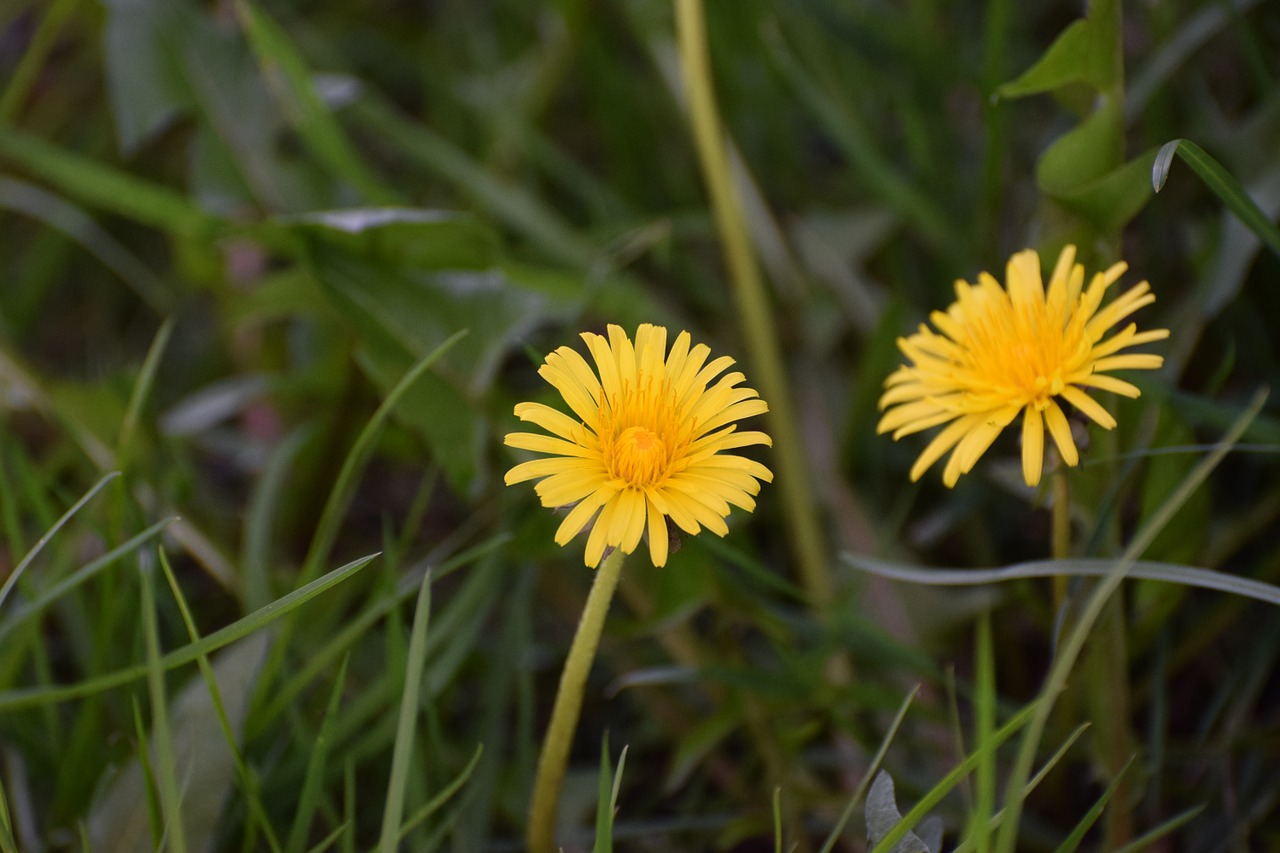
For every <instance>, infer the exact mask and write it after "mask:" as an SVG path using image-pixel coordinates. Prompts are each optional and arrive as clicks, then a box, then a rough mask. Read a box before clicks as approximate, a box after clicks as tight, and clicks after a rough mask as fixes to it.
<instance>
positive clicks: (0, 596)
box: [0, 471, 140, 636]
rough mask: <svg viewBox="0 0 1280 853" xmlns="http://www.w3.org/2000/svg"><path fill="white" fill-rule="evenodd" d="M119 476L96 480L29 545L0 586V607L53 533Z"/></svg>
mask: <svg viewBox="0 0 1280 853" xmlns="http://www.w3.org/2000/svg"><path fill="white" fill-rule="evenodd" d="M119 476H120V472H119V471H113V472H111V473H110V474H107V475H106V476H104V477H103V478H102V479H100V480H98V482H96V483H94V484H93V486H92V487H91V488H90V489H89V491H87V492H85V494H84V497H82V498H80V500H78V501H76V502H75V503H74V504H72V505H71V508H70V509H69V510H67V511H66V512H64V513H63V514H62V517H61V518H59V519H58V520H57V521H55V522H54V524H53V527H51V528H49V530H48V531H47V532H46V533H45V534H44V535H43V536H41V537H40V538H39V540H37V541H36V544H35V545H33V546H31V550H30V551H28V552H27V555H26V556H25V557H23V558H22V561H21V562H20V563H18V566H17V568H15V569H14V570H13V572H12V573H10V575H9V577H8V579H7V580H5V582H4V586H3V587H0V607H3V606H4V602H5V600H6V599H7V598H8V597H9V593H10V592H12V591H13V587H14V585H15V584H17V582H18V579H19V578H20V577H22V573H23V572H25V571H26V570H27V567H28V566H30V565H31V561H32V560H34V559H35V558H36V557H37V556H38V555H39V554H40V552H41V551H43V550H44V547H45V546H46V545H48V544H49V542H50V540H52V539H53V537H54V536H55V535H57V533H58V531H59V530H61V529H62V528H63V527H65V526H66V524H67V522H68V521H70V520H71V519H72V518H74V517H75V514H76V513H77V512H79V511H80V510H81V508H83V507H84V505H85V504H87V503H88V502H89V501H91V500H93V497H94V495H96V494H98V492H100V491H102V489H103V488H104V487H105V486H106V485H107V483H110V482H111V481H112V480H114V479H115V478H116V477H119ZM139 544H140V543H139ZM0 636H3V631H2V630H0Z"/></svg>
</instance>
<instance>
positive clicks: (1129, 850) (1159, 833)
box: [1115, 805, 1205, 853]
mask: <svg viewBox="0 0 1280 853" xmlns="http://www.w3.org/2000/svg"><path fill="white" fill-rule="evenodd" d="M1204 810H1205V806H1203V805H1199V806H1194V807H1192V808H1189V809H1187V810H1186V811H1184V812H1179V813H1178V814H1176V815H1174V816H1173V817H1171V818H1169V819H1168V820H1166V821H1165V822H1164V823H1162V824H1160V825H1159V826H1157V827H1156V828H1155V829H1153V830H1151V831H1150V832H1144V833H1143V834H1142V835H1139V836H1138V837H1137V838H1135V839H1133V841H1130V842H1129V843H1128V844H1126V845H1125V846H1123V847H1121V848H1119V849H1117V850H1116V851H1115V853H1138V851H1140V850H1147V849H1148V848H1150V847H1151V845H1152V843H1154V842H1155V841H1156V840H1158V839H1160V838H1163V837H1164V836H1166V835H1168V834H1169V833H1170V832H1173V831H1174V830H1175V829H1177V828H1178V827H1180V826H1182V825H1183V824H1184V823H1186V822H1187V821H1189V820H1191V819H1192V818H1194V817H1195V816H1196V815H1198V814H1200V812H1202V811H1204Z"/></svg>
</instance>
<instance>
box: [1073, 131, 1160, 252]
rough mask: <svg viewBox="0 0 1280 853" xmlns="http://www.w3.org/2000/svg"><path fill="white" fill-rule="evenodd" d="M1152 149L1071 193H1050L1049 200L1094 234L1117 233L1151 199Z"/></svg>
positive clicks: (1153, 153) (1153, 154) (1153, 155)
mask: <svg viewBox="0 0 1280 853" xmlns="http://www.w3.org/2000/svg"><path fill="white" fill-rule="evenodd" d="M1154 159H1155V150H1154V149H1152V150H1151V151H1147V152H1145V153H1143V154H1140V155H1139V156H1137V157H1135V158H1133V159H1132V160H1130V161H1129V162H1128V163H1125V164H1124V165H1123V166H1118V167H1117V168H1115V169H1112V170H1111V171H1110V172H1108V173H1107V174H1105V175H1103V176H1102V177H1100V178H1096V179H1095V180H1092V181H1088V182H1085V183H1082V184H1081V185H1079V186H1077V187H1076V188H1074V189H1072V190H1067V191H1064V192H1061V193H1057V194H1053V198H1054V200H1055V201H1057V202H1058V203H1059V204H1061V205H1062V206H1063V207H1066V208H1068V209H1069V210H1071V211H1073V212H1074V213H1076V214H1078V215H1079V216H1081V217H1083V218H1084V219H1086V220H1088V221H1089V224H1090V225H1092V226H1093V227H1094V228H1095V229H1097V231H1098V232H1100V233H1103V234H1117V233H1119V232H1120V231H1121V229H1123V228H1124V226H1125V225H1127V224H1128V223H1129V220H1131V219H1133V217H1135V216H1137V215H1138V213H1139V212H1140V211H1141V210H1142V208H1144V207H1146V205H1147V201H1148V200H1149V199H1150V198H1151V183H1150V181H1149V179H1148V177H1147V176H1148V174H1149V173H1150V171H1151V163H1152V161H1153V160H1154Z"/></svg>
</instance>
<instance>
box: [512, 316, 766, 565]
mask: <svg viewBox="0 0 1280 853" xmlns="http://www.w3.org/2000/svg"><path fill="white" fill-rule="evenodd" d="M608 332H609V336H608V338H605V337H604V336H602V335H597V334H593V333H591V332H584V333H583V335H582V339H583V340H584V341H585V342H586V344H587V350H588V351H589V352H590V354H591V357H592V359H593V360H594V361H595V370H592V368H591V366H590V365H588V364H587V361H586V359H584V358H583V357H582V356H581V355H579V354H578V353H577V352H576V351H575V350H573V349H570V348H569V347H560V348H559V349H557V350H556V351H555V352H553V353H551V354H550V355H548V356H547V359H546V363H545V364H543V365H542V367H540V368H539V369H538V374H539V375H540V376H542V378H543V379H545V380H547V382H549V383H551V385H553V386H554V387H555V389H556V390H557V391H559V392H560V394H561V396H562V397H564V400H565V402H566V403H567V404H568V405H569V408H570V409H572V410H573V414H574V415H575V416H576V418H574V417H570V416H568V415H566V414H564V413H563V412H560V411H558V410H556V409H553V408H551V407H550V406H545V405H543V404H541V403H521V404H519V405H518V406H516V409H515V413H516V416H517V417H518V418H520V420H522V421H528V422H530V423H534V424H537V425H538V426H540V427H542V428H543V429H545V430H546V431H547V432H549V433H551V435H539V434H536V433H528V432H513V433H511V434H509V435H508V436H507V437H506V443H507V444H508V445H510V446H511V447H518V448H521V449H523V450H532V451H535V452H538V453H547V454H551V455H550V456H548V457H547V458H543V459H534V460H532V461H529V462H522V463H520V464H519V465H516V466H515V467H514V468H512V469H511V470H510V471H508V472H507V476H506V483H507V485H508V486H510V485H512V484H514V483H520V482H523V481H525V480H535V479H536V480H539V482H538V483H537V485H536V486H535V487H534V488H535V490H536V491H537V493H538V496H539V497H540V498H541V499H542V505H543V506H548V507H569V506H571V507H572V509H571V510H570V511H569V514H568V515H567V516H566V517H565V519H564V521H563V522H562V523H561V524H560V529H559V530H558V531H556V542H557V543H558V544H560V545H565V544H567V543H568V542H569V540H570V539H572V538H573V537H574V536H576V535H577V534H578V533H579V532H580V531H582V529H583V528H585V527H587V525H588V524H591V521H592V519H593V518H594V519H595V524H594V525H592V527H591V533H590V535H588V537H587V548H586V564H587V565H588V566H595V565H598V564H599V562H600V560H601V558H602V557H603V556H604V551H605V548H606V547H609V548H620V549H622V552H623V553H626V554H630V553H631V552H632V551H634V550H635V549H636V546H637V545H639V544H640V539H641V537H642V536H643V535H644V534H645V532H646V528H647V532H648V540H649V555H650V557H652V559H653V564H654V565H655V566H662V565H664V564H665V563H666V562H667V552H668V550H669V542H668V536H667V519H668V518H669V519H671V521H672V522H674V523H675V525H676V526H677V527H679V528H680V529H681V530H684V531H685V532H686V533H689V534H696V533H698V531H699V530H701V529H702V528H703V527H705V528H707V529H708V530H710V531H711V532H713V533H716V534H718V535H720V536H724V535H725V534H726V533H728V532H729V528H728V525H726V524H725V518H726V517H727V516H728V515H729V505H730V504H732V505H734V506H737V507H741V508H742V509H745V510H747V511H748V512H751V511H752V510H754V509H755V501H754V500H753V499H752V496H753V495H756V494H758V493H759V491H760V483H759V481H760V480H765V481H772V480H773V474H772V473H770V471H769V469H768V468H766V467H765V466H763V465H761V464H760V463H759V462H755V461H752V460H750V459H745V458H743V457H741V456H734V455H732V454H728V453H725V452H724V451H727V450H733V449H735V448H739V447H747V446H749V445H753V444H764V445H770V444H772V441H771V440H770V439H769V436H768V435H766V434H765V433H763V432H753V431H741V432H740V431H738V428H737V425H736V424H735V423H734V421H738V420H741V419H742V418H747V417H751V416H752V415H759V414H762V413H763V412H766V411H768V408H769V407H768V406H766V405H765V402H764V401H763V400H761V399H760V396H759V395H758V394H757V393H756V392H755V391H754V390H753V389H751V388H744V387H739V385H740V383H741V382H743V381H744V380H745V378H746V377H744V376H743V375H742V374H741V373H738V372H734V373H728V374H725V375H724V376H720V374H721V373H724V371H725V370H726V369H728V367H729V366H730V365H732V364H733V363H734V362H733V359H731V358H728V357H726V356H721V357H720V358H717V359H714V360H712V361H710V362H708V361H707V358H708V356H710V354H711V350H710V348H709V347H707V346H706V345H705V344H698V345H697V346H690V337H689V333H688V332H681V333H680V334H679V335H677V336H676V340H675V343H674V344H673V345H672V346H671V351H670V352H668V351H667V330H666V329H665V328H663V327H662V326H654V325H650V324H648V323H645V324H643V325H641V326H640V327H639V328H638V329H637V330H636V339H635V343H634V344H633V343H632V342H631V340H630V339H629V338H628V337H627V334H626V332H624V331H623V330H622V328H621V327H620V326H609V329H608ZM717 376H720V378H719V379H718V380H715V378H716V377H717ZM712 380H715V384H712Z"/></svg>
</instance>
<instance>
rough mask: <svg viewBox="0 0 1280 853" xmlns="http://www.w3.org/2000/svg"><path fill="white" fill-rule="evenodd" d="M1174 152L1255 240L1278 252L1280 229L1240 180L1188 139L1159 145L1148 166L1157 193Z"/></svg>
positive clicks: (1171, 162) (1167, 173)
mask: <svg viewBox="0 0 1280 853" xmlns="http://www.w3.org/2000/svg"><path fill="white" fill-rule="evenodd" d="M1175 154H1176V155H1177V156H1178V157H1180V158H1181V159H1182V162H1184V163H1186V164H1187V165H1188V166H1190V167H1191V170H1192V171H1193V172H1195V173H1196V174H1197V175H1198V176H1199V177H1200V180H1202V181H1204V183H1205V186H1207V187H1208V188H1209V189H1211V190H1213V193H1214V195H1216V196H1217V197H1218V198H1220V199H1222V202H1223V204H1225V205H1226V206H1227V209H1228V210H1230V211H1231V212H1232V213H1234V214H1235V215H1236V218H1238V219H1239V220H1240V221H1241V222H1243V223H1244V224H1245V227H1247V228H1248V229H1249V230H1250V231H1252V232H1253V233H1254V234H1256V235H1257V236H1258V239H1259V240H1261V241H1262V242H1264V243H1266V244H1267V246H1268V248H1270V249H1271V251H1272V252H1275V253H1276V254H1277V255H1280V228H1278V227H1276V224H1275V223H1274V222H1272V221H1271V219H1270V217H1268V216H1267V215H1266V214H1265V213H1263V212H1262V210H1261V208H1259V207H1258V204H1257V202H1255V201H1254V200H1253V199H1252V198H1250V197H1249V194H1248V193H1246V192H1245V190H1244V187H1242V186H1241V185H1240V182H1239V181H1237V180H1236V179H1235V178H1233V177H1231V173H1230V172H1228V171H1227V170H1226V169H1224V168H1223V167H1222V164H1221V163H1219V162H1218V161H1217V160H1215V159H1213V158H1212V157H1210V156H1209V154H1208V153H1207V152H1206V151H1205V150H1204V149H1203V148H1201V147H1200V146H1199V145H1196V144H1195V143H1194V142H1192V141H1191V140H1189V139H1174V140H1172V141H1170V142H1166V143H1165V144H1164V145H1162V146H1160V151H1159V152H1157V154H1156V161H1155V163H1154V164H1152V166H1151V186H1152V187H1153V188H1154V189H1155V191H1156V192H1160V190H1161V188H1162V187H1163V186H1164V182H1165V180H1166V179H1167V178H1168V177H1169V168H1170V166H1172V165H1173V157H1174V155H1175Z"/></svg>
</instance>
